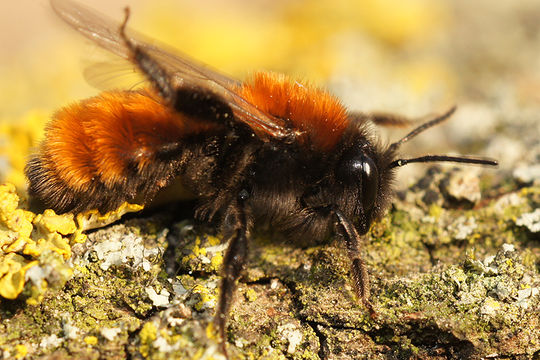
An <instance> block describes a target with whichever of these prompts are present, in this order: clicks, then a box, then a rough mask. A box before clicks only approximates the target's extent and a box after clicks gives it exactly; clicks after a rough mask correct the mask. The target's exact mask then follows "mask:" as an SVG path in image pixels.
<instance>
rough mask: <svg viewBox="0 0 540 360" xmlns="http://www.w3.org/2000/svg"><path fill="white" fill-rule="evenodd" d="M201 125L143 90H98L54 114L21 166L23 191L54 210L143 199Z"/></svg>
mask: <svg viewBox="0 0 540 360" xmlns="http://www.w3.org/2000/svg"><path fill="white" fill-rule="evenodd" d="M204 130H206V128H204V124H203V125H198V124H191V123H190V121H189V119H186V118H182V117H181V116H179V115H178V114H176V113H175V112H174V111H173V110H170V109H169V108H168V107H166V106H164V105H163V104H160V103H159V102H157V101H156V100H154V99H153V98H151V97H150V95H149V94H148V93H147V92H144V91H137V92H126V91H121V92H105V93H102V94H101V95H99V96H97V97H94V98H90V99H87V100H85V101H82V102H79V103H76V104H73V105H71V106H68V107H66V108H64V109H62V110H60V111H59V112H58V113H56V114H55V116H54V117H53V119H52V121H51V122H50V123H49V125H48V126H47V129H46V136H45V140H44V141H43V143H42V144H41V148H40V151H39V153H38V154H37V155H35V156H34V157H33V158H32V159H31V160H30V161H29V163H28V165H27V167H26V175H27V177H28V180H29V192H30V194H31V195H32V196H34V197H36V198H39V199H40V200H41V201H43V202H44V203H45V205H47V206H48V207H50V208H52V209H53V210H55V211H57V212H66V211H81V210H86V209H91V208H97V209H99V210H100V211H102V212H103V211H109V210H113V209H115V208H116V207H118V206H119V205H120V204H121V203H122V202H124V201H130V200H134V199H135V197H137V199H142V202H146V201H147V200H148V199H149V198H150V197H152V196H153V194H154V193H155V192H156V191H157V190H158V189H159V188H161V187H163V186H165V185H167V184H168V183H169V182H170V180H172V178H173V177H174V176H175V175H176V173H177V171H178V166H179V165H178V161H175V159H176V158H178V159H179V158H180V157H181V154H182V151H183V149H182V141H181V140H182V139H183V138H185V137H186V136H187V135H190V134H197V133H198V132H199V131H204ZM163 157H165V158H166V159H162V158H163Z"/></svg>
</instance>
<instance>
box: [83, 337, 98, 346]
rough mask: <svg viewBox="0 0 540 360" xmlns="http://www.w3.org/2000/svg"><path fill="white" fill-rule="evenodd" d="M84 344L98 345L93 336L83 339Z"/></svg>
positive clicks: (96, 339)
mask: <svg viewBox="0 0 540 360" xmlns="http://www.w3.org/2000/svg"><path fill="white" fill-rule="evenodd" d="M84 342H85V343H87V344H88V345H96V344H97V343H98V338H97V337H95V336H87V337H85V338H84Z"/></svg>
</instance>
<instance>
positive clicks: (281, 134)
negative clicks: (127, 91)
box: [51, 0, 297, 141]
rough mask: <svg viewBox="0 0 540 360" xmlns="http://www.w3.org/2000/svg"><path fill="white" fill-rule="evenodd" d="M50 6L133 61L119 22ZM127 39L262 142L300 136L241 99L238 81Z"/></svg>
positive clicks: (67, 2)
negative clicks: (218, 102) (216, 100)
mask: <svg viewBox="0 0 540 360" xmlns="http://www.w3.org/2000/svg"><path fill="white" fill-rule="evenodd" d="M51 5H52V7H53V9H54V10H55V12H56V13H57V14H58V15H59V16H60V17H61V18H62V19H63V20H64V21H65V22H67V23H68V24H69V25H70V26H72V27H73V28H74V29H75V30H77V31H78V32H80V33H81V34H83V35H84V36H86V37H87V38H89V39H90V40H92V41H93V42H95V43H96V44H97V45H99V46H101V47H103V48H104V49H106V50H108V51H110V52H112V53H114V54H116V55H118V56H120V57H122V58H124V59H127V60H129V59H130V56H131V50H130V48H129V47H128V46H126V43H125V41H124V39H123V38H122V37H121V35H120V27H121V24H120V22H118V21H115V20H112V19H109V18H107V17H106V16H105V15H103V14H100V13H98V12H96V11H94V10H92V9H90V8H88V7H86V6H84V5H82V4H79V3H77V2H74V1H71V0H51ZM127 36H128V38H129V41H130V42H131V43H132V44H133V45H134V46H136V47H138V48H140V49H141V50H143V51H144V52H145V53H147V54H148V55H150V56H151V57H152V58H153V59H155V60H156V61H157V62H158V63H159V65H160V67H162V68H163V69H164V70H165V71H166V72H167V74H168V75H169V76H170V77H171V79H170V80H171V81H172V83H173V84H174V85H175V86H177V87H183V86H185V87H198V88H202V89H206V90H208V91H211V92H212V93H214V94H215V95H216V96H219V97H220V98H221V99H222V100H223V101H224V102H226V103H227V104H228V105H229V106H230V107H231V109H232V111H233V114H234V117H235V119H236V120H237V121H239V122H243V123H245V124H247V125H248V126H249V127H250V128H251V129H252V130H253V131H254V132H255V134H257V135H258V136H259V137H260V138H261V139H263V140H268V139H270V138H278V139H287V140H289V141H292V140H293V139H294V138H295V137H296V135H297V134H296V133H295V132H294V131H292V130H291V129H289V128H287V127H286V126H285V123H284V121H282V120H280V119H278V118H276V117H274V116H272V115H270V114H267V113H265V112H263V111H261V110H259V109H257V107H256V106H254V105H253V104H251V103H249V102H248V101H246V100H245V99H244V98H242V97H241V96H239V95H238V94H237V93H236V92H235V89H236V88H238V87H239V86H240V85H241V83H240V82H239V81H237V80H234V79H231V78H229V77H227V76H225V75H223V74H220V73H219V72H217V71H214V70H212V69H210V68H208V67H206V66H204V65H203V64H201V63H199V62H197V61H195V60H193V59H191V58H189V57H188V56H187V55H184V54H181V53H179V52H178V51H176V50H169V49H167V48H166V46H162V45H159V46H158V45H156V42H155V41H152V40H150V39H147V38H145V37H144V36H143V35H140V34H137V33H135V32H133V31H131V30H128V31H127Z"/></svg>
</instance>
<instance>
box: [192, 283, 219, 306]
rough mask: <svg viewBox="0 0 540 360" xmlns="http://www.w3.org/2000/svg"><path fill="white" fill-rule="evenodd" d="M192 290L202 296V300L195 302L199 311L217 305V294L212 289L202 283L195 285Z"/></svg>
mask: <svg viewBox="0 0 540 360" xmlns="http://www.w3.org/2000/svg"><path fill="white" fill-rule="evenodd" d="M192 291H193V293H195V294H199V296H200V298H201V300H200V301H199V302H198V303H196V304H195V309H197V310H198V311H202V310H204V309H208V308H214V307H215V306H216V296H215V294H213V293H212V290H210V289H208V288H207V287H204V286H202V285H195V286H194V287H193V290H192Z"/></svg>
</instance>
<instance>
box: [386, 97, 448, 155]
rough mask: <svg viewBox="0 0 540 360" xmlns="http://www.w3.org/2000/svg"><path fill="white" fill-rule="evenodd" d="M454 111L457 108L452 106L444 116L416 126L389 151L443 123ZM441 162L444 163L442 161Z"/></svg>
mask: <svg viewBox="0 0 540 360" xmlns="http://www.w3.org/2000/svg"><path fill="white" fill-rule="evenodd" d="M456 109H457V106H455V105H454V106H452V107H451V108H450V109H449V110H448V111H447V112H445V113H444V114H442V115H440V116H437V117H436V118H435V119H433V120H430V121H428V122H426V123H423V124H422V125H420V126H418V127H417V128H416V129H414V130H413V131H411V132H410V133H408V134H407V135H405V136H404V137H402V138H401V139H400V140H398V141H396V142H395V143H393V144H392V145H390V150H396V149H397V148H399V147H400V146H401V144H403V143H405V142H407V141H409V140H410V139H412V138H413V137H415V136H416V135H418V134H420V133H421V132H423V131H425V130H427V129H429V128H430V127H432V126H435V125H437V124H439V123H441V122H443V121H445V120H446V119H448V118H449V117H450V116H451V115H452V114H453V113H454V112H455V111H456ZM396 161H397V160H396ZM435 161H438V160H435ZM442 161H444V160H442Z"/></svg>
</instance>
